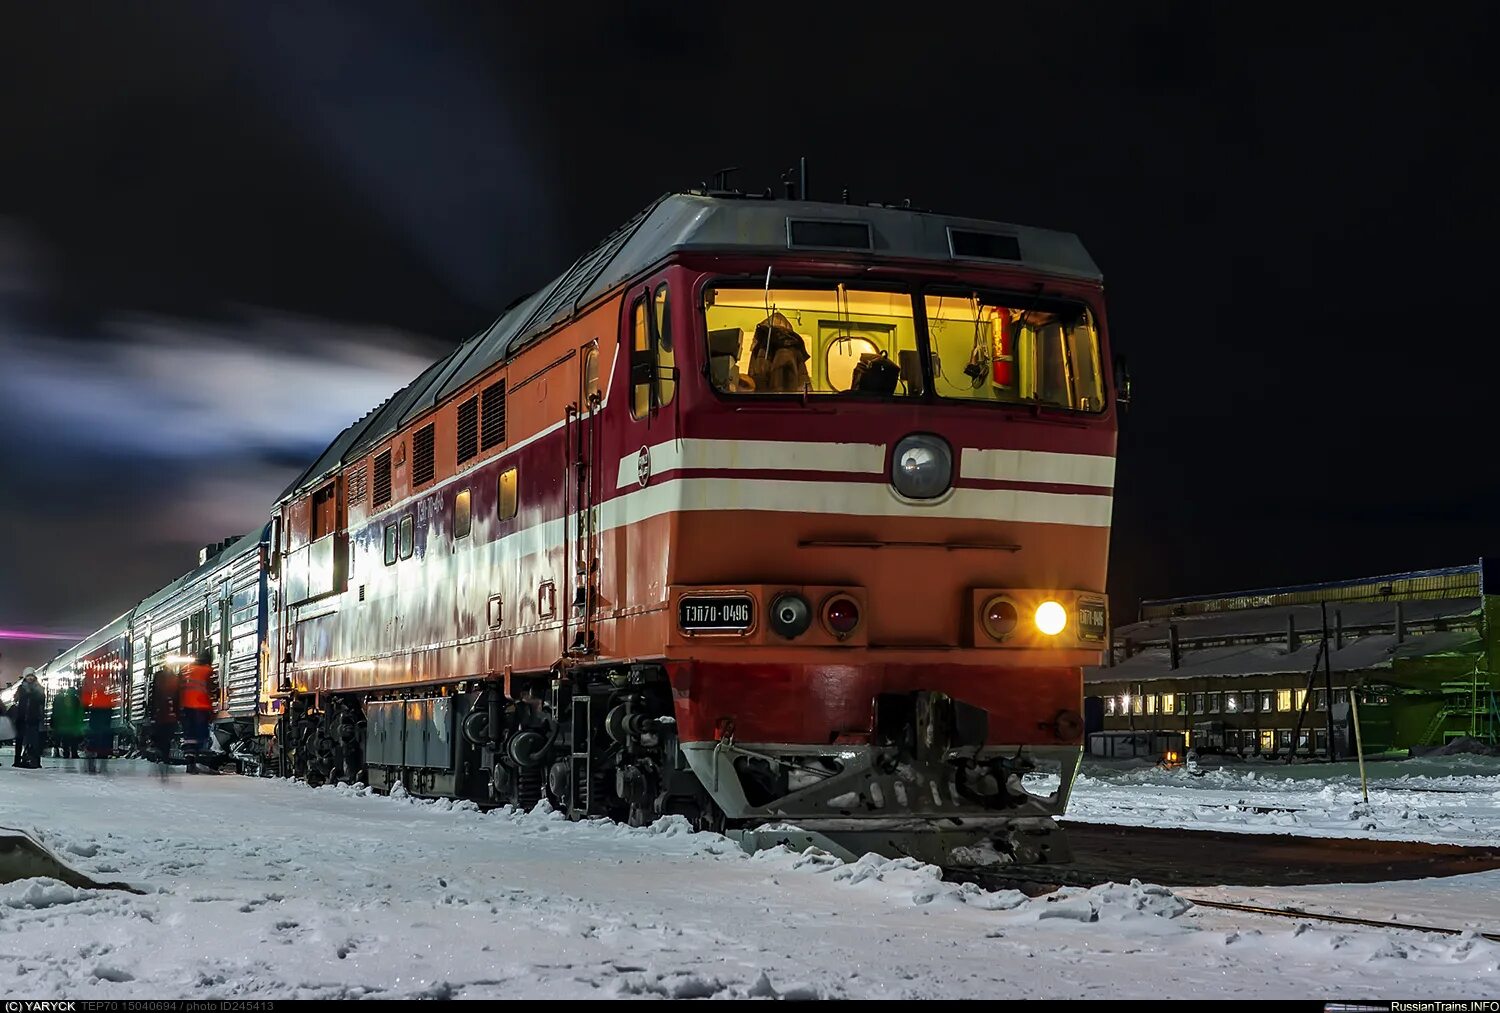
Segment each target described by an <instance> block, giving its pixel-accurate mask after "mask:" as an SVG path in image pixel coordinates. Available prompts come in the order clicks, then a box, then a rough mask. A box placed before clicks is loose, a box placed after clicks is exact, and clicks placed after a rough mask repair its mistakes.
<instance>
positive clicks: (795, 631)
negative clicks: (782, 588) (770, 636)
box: [771, 591, 812, 640]
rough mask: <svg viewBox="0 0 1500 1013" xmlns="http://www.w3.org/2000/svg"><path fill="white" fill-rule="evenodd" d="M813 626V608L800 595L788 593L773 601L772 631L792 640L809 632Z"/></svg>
mask: <svg viewBox="0 0 1500 1013" xmlns="http://www.w3.org/2000/svg"><path fill="white" fill-rule="evenodd" d="M811 625H812V608H811V607H810V606H809V605H808V604H807V599H806V598H804V597H802V596H801V595H800V594H795V593H793V592H791V591H786V592H783V593H781V594H778V595H777V596H776V597H775V598H774V599H772V601H771V629H773V630H775V631H776V633H777V634H778V635H780V636H783V637H785V638H786V639H788V640H791V639H792V638H793V637H800V636H802V634H804V633H806V632H807V628H808V627H809V626H811Z"/></svg>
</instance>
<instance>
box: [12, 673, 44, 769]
mask: <svg viewBox="0 0 1500 1013" xmlns="http://www.w3.org/2000/svg"><path fill="white" fill-rule="evenodd" d="M46 709H47V691H46V690H44V689H43V688H42V684H41V683H39V682H38V681H37V678H36V669H34V668H28V669H27V670H26V671H25V673H24V674H23V675H22V677H21V685H20V686H19V687H18V688H17V689H16V715H15V723H16V739H17V741H18V742H19V743H20V744H21V754H20V762H19V763H17V764H16V766H18V767H31V768H32V769H35V768H37V767H40V766H41V765H42V721H43V717H44V715H43V712H44V711H45V710H46Z"/></svg>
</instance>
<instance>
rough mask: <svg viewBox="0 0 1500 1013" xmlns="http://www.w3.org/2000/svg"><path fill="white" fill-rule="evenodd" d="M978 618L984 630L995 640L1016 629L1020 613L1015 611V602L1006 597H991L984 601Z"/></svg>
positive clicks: (1001, 638)
mask: <svg viewBox="0 0 1500 1013" xmlns="http://www.w3.org/2000/svg"><path fill="white" fill-rule="evenodd" d="M979 620H980V622H982V623H984V632H986V633H988V634H989V635H990V636H991V637H994V638H995V639H996V640H1004V639H1005V638H1006V637H1008V636H1010V635H1011V634H1012V633H1014V632H1015V631H1016V624H1017V623H1018V622H1020V620H1021V615H1020V613H1019V612H1017V611H1016V606H1015V604H1014V603H1012V602H1010V601H1008V600H1007V599H1005V598H991V599H990V600H989V601H987V602H985V603H984V610H983V611H981V612H980V613H979Z"/></svg>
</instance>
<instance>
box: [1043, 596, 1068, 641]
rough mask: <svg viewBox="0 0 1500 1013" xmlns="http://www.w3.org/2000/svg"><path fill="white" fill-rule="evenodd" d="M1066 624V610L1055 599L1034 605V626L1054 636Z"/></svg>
mask: <svg viewBox="0 0 1500 1013" xmlns="http://www.w3.org/2000/svg"><path fill="white" fill-rule="evenodd" d="M1067 625H1068V610H1067V609H1065V608H1063V607H1062V606H1061V605H1060V604H1058V603H1057V602H1055V601H1044V602H1042V603H1041V604H1040V605H1038V606H1037V607H1036V628H1037V629H1039V630H1041V631H1042V632H1043V633H1045V634H1047V636H1049V637H1055V636H1057V635H1058V634H1059V633H1061V632H1062V631H1063V628H1064V627H1066V626H1067Z"/></svg>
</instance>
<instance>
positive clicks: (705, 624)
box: [677, 594, 755, 633]
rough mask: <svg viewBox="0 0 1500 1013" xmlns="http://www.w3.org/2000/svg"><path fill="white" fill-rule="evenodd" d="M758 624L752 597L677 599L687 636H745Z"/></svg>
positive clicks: (684, 597) (679, 617) (680, 617)
mask: <svg viewBox="0 0 1500 1013" xmlns="http://www.w3.org/2000/svg"><path fill="white" fill-rule="evenodd" d="M754 624H755V599H754V598H752V597H750V596H749V595H748V594H734V595H712V596H709V595H683V596H682V597H681V598H679V599H677V625H678V626H679V627H680V628H681V629H682V631H683V632H684V633H744V632H746V631H747V630H749V629H750V627H751V626H753V625H754Z"/></svg>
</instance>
